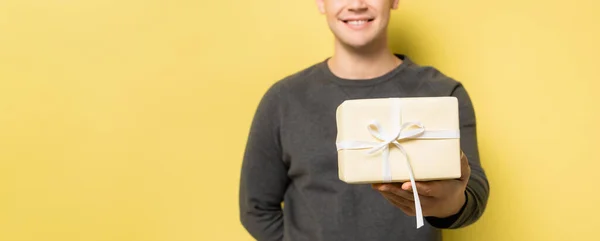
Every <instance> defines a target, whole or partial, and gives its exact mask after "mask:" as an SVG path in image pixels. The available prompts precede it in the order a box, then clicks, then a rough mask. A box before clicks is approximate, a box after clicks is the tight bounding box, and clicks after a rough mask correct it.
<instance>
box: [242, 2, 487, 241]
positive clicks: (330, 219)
mask: <svg viewBox="0 0 600 241" xmlns="http://www.w3.org/2000/svg"><path fill="white" fill-rule="evenodd" d="M317 6H318V9H319V11H320V12H321V13H323V14H324V15H325V17H326V19H327V23H328V25H329V27H330V29H331V31H332V33H333V34H334V36H335V43H334V54H333V56H331V57H330V58H327V59H325V60H324V61H322V62H319V63H316V64H315V65H313V66H310V67H308V68H306V69H304V70H301V71H299V72H297V73H295V74H293V75H290V76H288V77H286V78H284V79H282V80H280V81H278V82H276V83H275V84H274V85H273V86H272V87H271V88H269V90H268V91H267V92H266V93H265V95H264V96H263V98H262V100H261V101H260V103H259V106H258V109H257V110H256V113H255V116H254V119H253V121H252V125H251V129H250V133H249V138H248V142H247V146H246V150H245V153H244V157H243V164H242V171H241V180H240V196H239V197H240V200H239V201H240V203H239V204H240V216H241V222H242V224H243V226H244V227H245V228H246V230H247V231H248V232H249V233H250V234H251V235H252V236H253V237H254V238H255V239H257V240H259V241H263V240H264V241H267V240H286V241H288V240H289V241H300V240H310V241H338V240H340V241H353V240H356V241H358V240H360V241H380V240H381V241H383V240H386V241H387V240H416V241H437V240H441V235H440V230H442V229H455V228H462V227H466V226H468V225H470V224H473V223H474V222H475V221H477V220H478V219H479V218H480V217H481V216H482V214H483V212H484V210H485V207H486V204H487V199H488V196H489V184H488V181H487V177H486V175H485V172H484V170H483V168H482V166H481V164H480V160H479V151H478V146H477V134H476V121H475V111H474V108H473V105H472V103H471V100H470V97H469V95H468V94H467V91H466V90H465V88H464V86H463V85H462V84H461V83H460V82H458V81H456V80H454V79H452V78H450V77H448V76H446V75H444V74H443V73H441V72H440V71H438V70H437V69H435V68H433V67H424V66H419V65H418V64H416V63H414V62H412V61H411V60H410V59H409V58H408V57H407V56H405V55H401V54H394V53H393V52H391V50H390V49H389V48H388V36H387V27H388V23H389V20H390V12H391V10H393V9H396V8H397V7H398V0H395V1H394V0H317ZM426 96H427V97H434V96H454V97H456V98H457V99H458V101H459V111H460V135H461V149H462V151H463V155H462V158H461V160H462V177H461V178H459V179H456V180H445V181H430V182H417V185H416V186H417V190H418V192H419V194H420V198H419V199H420V200H421V205H422V210H423V215H424V216H425V220H426V224H425V226H423V227H421V228H419V229H417V228H416V227H415V222H414V217H413V216H414V215H415V208H414V207H415V203H414V200H413V195H412V193H411V188H412V187H411V186H410V182H408V183H393V184H391V183H389V184H373V185H349V184H346V183H344V182H342V181H340V180H339V178H338V167H337V150H336V144H335V142H336V130H337V128H336V116H335V112H336V108H337V106H338V105H339V104H341V103H342V102H343V101H345V100H348V99H360V98H386V97H426ZM432 151H435V150H432ZM282 203H284V204H285V205H282Z"/></svg>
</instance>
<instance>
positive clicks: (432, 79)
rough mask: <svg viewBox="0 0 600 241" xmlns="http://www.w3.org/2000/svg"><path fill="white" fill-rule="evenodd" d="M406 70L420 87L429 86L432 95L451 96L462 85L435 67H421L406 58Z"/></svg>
mask: <svg viewBox="0 0 600 241" xmlns="http://www.w3.org/2000/svg"><path fill="white" fill-rule="evenodd" d="M405 61H406V62H407V63H406V69H407V71H408V73H409V74H410V76H411V77H412V79H413V81H414V82H415V84H416V85H418V86H427V87H428V89H430V91H431V92H433V93H431V94H435V95H441V96H450V95H452V94H453V93H454V91H455V90H456V89H457V88H461V87H462V83H461V82H460V81H458V80H456V79H455V78H453V77H451V76H449V75H447V74H445V73H444V72H442V71H441V70H440V69H438V68H436V67H434V66H428V65H420V64H417V63H415V62H413V61H412V60H411V59H409V58H407V57H405Z"/></svg>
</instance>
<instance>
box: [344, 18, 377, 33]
mask: <svg viewBox="0 0 600 241" xmlns="http://www.w3.org/2000/svg"><path fill="white" fill-rule="evenodd" d="M373 20H374V19H373V18H368V19H346V20H341V21H342V22H344V23H345V24H346V26H348V27H350V28H352V29H355V30H359V29H363V28H365V27H367V26H368V25H369V23H371V22H372V21H373Z"/></svg>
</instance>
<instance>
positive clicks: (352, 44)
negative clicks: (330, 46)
mask: <svg viewBox="0 0 600 241" xmlns="http://www.w3.org/2000/svg"><path fill="white" fill-rule="evenodd" d="M340 43H341V44H342V46H344V48H345V49H348V50H352V51H358V52H360V51H365V50H370V49H373V48H374V47H375V46H374V45H375V44H374V42H372V41H340Z"/></svg>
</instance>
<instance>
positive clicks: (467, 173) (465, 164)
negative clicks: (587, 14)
mask: <svg viewBox="0 0 600 241" xmlns="http://www.w3.org/2000/svg"><path fill="white" fill-rule="evenodd" d="M460 153H461V154H460V172H461V176H460V180H461V181H462V182H465V183H466V182H468V181H469V178H470V177H471V166H470V165H469V158H467V155H465V153H464V152H462V151H461V152H460Z"/></svg>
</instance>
